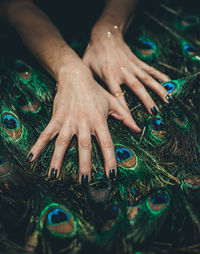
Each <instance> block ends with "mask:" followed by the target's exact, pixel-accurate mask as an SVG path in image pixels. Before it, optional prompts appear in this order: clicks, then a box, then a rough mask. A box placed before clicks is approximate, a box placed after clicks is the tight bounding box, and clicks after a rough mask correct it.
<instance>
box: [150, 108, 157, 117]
mask: <svg viewBox="0 0 200 254" xmlns="http://www.w3.org/2000/svg"><path fill="white" fill-rule="evenodd" d="M151 113H152V115H153V116H156V115H157V114H158V110H157V109H156V107H155V106H153V107H151Z"/></svg>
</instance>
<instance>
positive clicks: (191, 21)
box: [181, 16, 199, 28]
mask: <svg viewBox="0 0 200 254" xmlns="http://www.w3.org/2000/svg"><path fill="white" fill-rule="evenodd" d="M198 23H199V17H198V16H185V17H184V18H183V19H182V20H181V25H182V26H183V27H185V28H188V27H190V26H193V25H196V24H198Z"/></svg>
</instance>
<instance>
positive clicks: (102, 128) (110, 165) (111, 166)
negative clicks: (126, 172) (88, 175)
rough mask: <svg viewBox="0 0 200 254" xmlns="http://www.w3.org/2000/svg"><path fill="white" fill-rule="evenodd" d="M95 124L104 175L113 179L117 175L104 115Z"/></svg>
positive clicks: (112, 147)
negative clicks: (102, 159)
mask: <svg viewBox="0 0 200 254" xmlns="http://www.w3.org/2000/svg"><path fill="white" fill-rule="evenodd" d="M124 111H126V110H125V109H124ZM100 120H101V121H99V122H98V124H96V127H95V134H96V138H97V141H98V143H99V146H100V148H101V151H102V154H103V158H104V168H105V172H106V176H107V177H108V178H109V179H110V180H115V179H116V176H117V165H116V159H115V152H114V145H113V142H112V139H111V135H110V132H109V130H108V124H107V122H106V120H105V118H104V117H102V118H100Z"/></svg>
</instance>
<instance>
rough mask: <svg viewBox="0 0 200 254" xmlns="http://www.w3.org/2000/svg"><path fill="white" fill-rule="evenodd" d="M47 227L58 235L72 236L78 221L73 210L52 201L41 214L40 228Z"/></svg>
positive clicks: (52, 233) (50, 231)
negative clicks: (73, 214) (72, 212)
mask: <svg viewBox="0 0 200 254" xmlns="http://www.w3.org/2000/svg"><path fill="white" fill-rule="evenodd" d="M44 227H45V228H46V229H47V230H48V232H49V233H50V234H51V235H53V236H56V237H60V238H66V237H72V236H74V235H75V233H76V230H77V228H76V221H75V220H74V218H73V216H72V214H71V212H70V211H69V210H68V209H67V208H65V207H64V206H62V205H59V204H55V203H52V204H50V205H48V206H47V207H45V208H44V210H43V211H42V213H41V215H40V228H41V230H42V229H43V228H44Z"/></svg>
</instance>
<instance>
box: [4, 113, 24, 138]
mask: <svg viewBox="0 0 200 254" xmlns="http://www.w3.org/2000/svg"><path fill="white" fill-rule="evenodd" d="M1 127H2V128H3V130H5V131H6V132H7V134H8V135H9V136H10V137H11V138H13V139H14V140H17V139H19V138H20V136H21V133H22V126H21V123H20V121H19V119H18V118H17V116H15V115H14V114H12V113H7V112H5V113H3V114H2V115H1Z"/></svg>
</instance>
